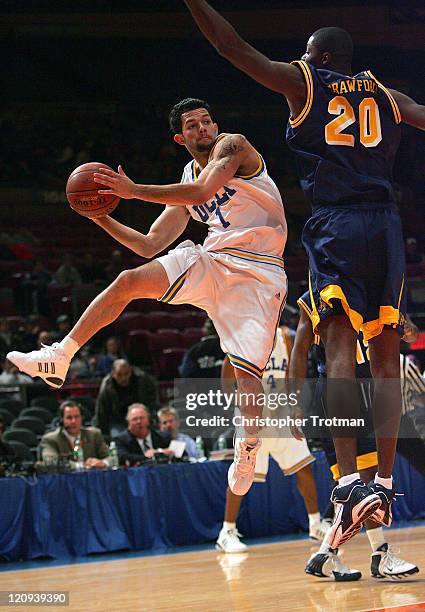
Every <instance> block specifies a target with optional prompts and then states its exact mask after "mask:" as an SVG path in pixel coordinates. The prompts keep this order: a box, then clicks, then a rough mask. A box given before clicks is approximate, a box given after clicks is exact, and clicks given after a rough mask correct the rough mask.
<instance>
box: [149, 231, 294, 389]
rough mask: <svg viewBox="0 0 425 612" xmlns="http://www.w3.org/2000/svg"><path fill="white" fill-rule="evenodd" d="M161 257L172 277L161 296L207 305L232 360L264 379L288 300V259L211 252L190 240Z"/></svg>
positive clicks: (244, 252)
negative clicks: (286, 260) (286, 265)
mask: <svg viewBox="0 0 425 612" xmlns="http://www.w3.org/2000/svg"><path fill="white" fill-rule="evenodd" d="M156 261H159V263H160V264H161V265H162V266H163V267H164V268H165V271H166V273H167V276H168V280H169V282H170V286H169V288H168V289H167V291H166V292H165V293H164V295H163V296H162V297H161V298H160V301H162V302H167V303H170V304H192V305H193V306H198V307H199V308H202V309H203V310H205V311H206V312H207V314H208V316H209V317H210V319H211V320H212V321H213V323H214V325H215V328H216V330H217V333H218V335H219V337H220V343H221V348H222V350H223V351H224V352H225V353H227V354H228V355H229V359H230V362H231V363H232V365H233V366H234V367H237V368H240V369H242V370H244V371H246V372H249V373H250V374H252V375H254V376H256V377H257V378H261V377H262V375H263V372H264V369H265V367H266V365H267V362H268V360H269V357H270V354H271V352H272V349H273V343H274V338H275V332H276V327H277V326H278V324H279V319H280V315H281V311H282V309H283V307H284V305H285V299H286V290H287V281H286V274H285V270H284V266H283V259H282V258H281V257H277V256H274V255H263V254H261V253H254V252H252V251H248V250H245V249H236V248H225V249H222V250H220V251H207V250H206V249H205V248H204V247H202V246H201V245H196V246H195V245H194V243H193V242H191V241H190V240H186V241H185V242H183V243H182V244H180V245H179V246H178V247H177V248H176V249H173V250H172V251H170V252H169V253H168V254H167V255H164V256H163V257H158V258H157V259H156Z"/></svg>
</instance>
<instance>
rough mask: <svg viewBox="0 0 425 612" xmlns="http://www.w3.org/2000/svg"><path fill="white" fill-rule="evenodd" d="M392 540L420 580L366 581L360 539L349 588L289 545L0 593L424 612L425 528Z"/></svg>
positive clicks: (59, 575) (29, 577)
mask: <svg viewBox="0 0 425 612" xmlns="http://www.w3.org/2000/svg"><path fill="white" fill-rule="evenodd" d="M390 539H391V543H392V544H393V545H394V546H395V547H396V548H399V549H400V554H401V556H402V557H403V558H406V559H408V560H409V561H412V562H415V563H417V564H418V565H419V567H420V573H419V574H416V576H414V577H413V578H411V579H405V580H403V581H397V582H394V581H392V580H379V581H378V580H375V579H372V578H371V577H370V576H369V560H370V548H369V543H368V541H367V538H366V536H365V534H361V535H359V536H357V537H356V538H354V539H353V540H352V541H350V542H349V543H348V544H347V545H346V546H345V547H344V549H345V551H344V557H343V558H344V562H345V563H346V564H347V565H350V566H351V567H355V568H357V569H360V570H361V571H362V573H363V578H362V579H361V580H360V581H359V582H353V583H335V582H333V581H331V580H328V579H324V578H323V579H319V578H313V577H311V576H307V575H306V574H304V571H303V569H304V564H305V561H306V559H307V557H308V556H309V554H310V550H311V551H313V550H316V549H317V547H311V543H310V542H309V541H308V540H293V541H292V540H291V541H283V542H276V543H271V544H261V545H256V546H250V548H249V552H247V553H242V554H238V555H225V554H222V553H219V552H218V551H216V550H202V551H194V552H188V553H178V554H173V555H161V556H144V557H136V558H134V557H132V558H130V559H129V558H127V559H120V558H119V556H118V555H117V560H112V561H99V562H92V563H80V564H69V565H63V566H50V567H40V568H34V569H25V570H18V571H4V572H3V573H2V574H0V590H2V591H5V590H7V591H13V590H28V591H30V590H49V591H51V590H67V591H69V592H70V605H69V607H49V608H48V609H49V610H52V611H53V610H58V611H59V610H70V611H71V610H72V611H74V610H75V611H77V610H78V611H82V612H92V611H95V610H101V611H102V612H124V611H125V612H136V611H141V612H142V611H143V612H145V611H146V612H156V611H169V612H174V611H176V610H207V611H211V612H219V611H222V610H223V611H225V610H226V611H227V610H229V611H237V612H242V611H243V612H245V611H250V612H251V611H256V610H258V611H260V610H276V611H277V610H279V611H285V610H288V611H289V610H291V611H293V610H303V611H305V612H310V611H312V612H313V611H315V612H316V611H317V612H322V611H326V612H327V611H335V612H351V611H355V612H360V611H366V610H367V611H371V610H387V611H389V610H391V611H392V612H419V611H425V546H424V541H425V527H423V526H421V527H411V528H406V529H397V530H393V531H392V532H391V538H390ZM2 569H5V570H6V569H7V566H3V568H2ZM1 609H6V608H5V607H2V608H1ZM7 609H9V610H10V609H11V608H7ZM25 609H29V608H25ZM31 609H33V608H31ZM42 609H47V608H42Z"/></svg>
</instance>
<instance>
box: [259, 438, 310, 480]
mask: <svg viewBox="0 0 425 612" xmlns="http://www.w3.org/2000/svg"><path fill="white" fill-rule="evenodd" d="M288 436H290V433H289V432H288ZM261 441H262V444H261V448H260V449H259V451H258V453H257V460H256V463H255V478H254V482H264V481H265V480H266V476H267V472H268V471H269V456H270V455H271V456H272V457H273V459H274V460H275V461H276V462H277V463H278V464H279V467H280V468H281V469H282V471H283V473H284V474H285V476H290V475H291V474H295V473H296V472H299V470H302V468H304V467H305V466H306V465H309V464H310V463H313V461H315V458H314V457H313V455H312V454H311V453H310V449H309V448H308V446H307V442H306V441H305V440H296V439H295V438H293V437H286V438H283V437H280V438H266V437H261Z"/></svg>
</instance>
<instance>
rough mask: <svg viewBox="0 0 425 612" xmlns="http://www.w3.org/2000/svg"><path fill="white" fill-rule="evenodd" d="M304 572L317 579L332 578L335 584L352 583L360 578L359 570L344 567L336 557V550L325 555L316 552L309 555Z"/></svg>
mask: <svg viewBox="0 0 425 612" xmlns="http://www.w3.org/2000/svg"><path fill="white" fill-rule="evenodd" d="M304 571H305V573H306V574H310V575H311V576H317V578H333V579H334V580H335V582H353V581H355V580H360V578H361V577H362V573H361V572H359V570H356V569H351V568H349V567H347V566H346V565H344V563H343V562H342V561H341V559H340V557H339V556H338V550H333V549H331V550H329V551H328V552H326V553H320V552H317V553H314V555H311V557H310V559H309V560H308V563H307V565H306V566H305V569H304Z"/></svg>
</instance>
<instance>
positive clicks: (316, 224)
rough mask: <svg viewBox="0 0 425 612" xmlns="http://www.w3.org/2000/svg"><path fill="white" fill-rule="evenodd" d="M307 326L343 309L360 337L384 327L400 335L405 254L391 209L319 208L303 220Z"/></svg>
mask: <svg viewBox="0 0 425 612" xmlns="http://www.w3.org/2000/svg"><path fill="white" fill-rule="evenodd" d="M302 239H303V244H304V246H305V248H306V250H307V253H308V256H309V266H310V294H311V296H312V299H313V301H314V308H313V316H312V321H313V327H314V328H316V326H317V325H318V324H319V323H320V321H321V320H323V319H325V318H326V317H328V316H330V315H332V314H336V313H338V314H339V313H341V312H345V313H346V314H347V316H348V317H349V318H350V321H351V324H352V325H353V327H354V329H355V330H356V331H359V330H360V329H361V330H362V331H363V334H364V337H365V340H369V339H370V338H373V337H374V336H377V335H379V334H380V333H381V331H382V329H383V328H384V326H385V325H390V326H391V327H394V328H396V329H397V330H398V331H399V333H400V334H401V335H402V334H403V327H404V321H405V314H406V291H405V257H404V242H403V234H402V229H401V221H400V216H399V214H398V212H397V211H396V210H394V209H392V208H388V207H383V206H382V207H379V206H373V205H365V204H359V205H357V207H354V206H349V207H348V206H347V207H345V206H344V207H338V208H336V207H324V206H323V207H320V208H317V209H316V210H315V211H314V212H313V215H312V217H311V218H310V219H309V220H308V221H307V223H306V225H305V227H304V230H303V238H302Z"/></svg>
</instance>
